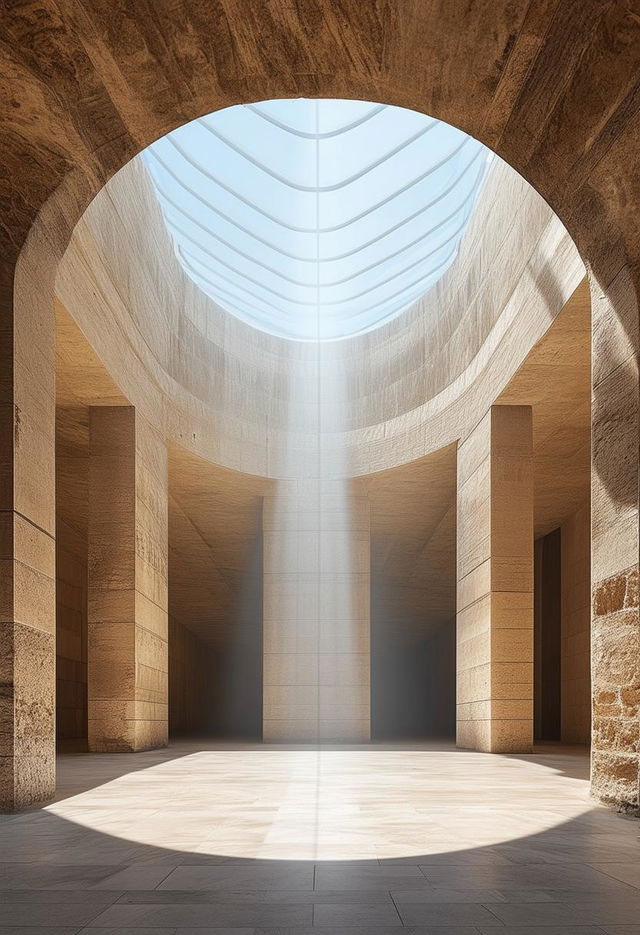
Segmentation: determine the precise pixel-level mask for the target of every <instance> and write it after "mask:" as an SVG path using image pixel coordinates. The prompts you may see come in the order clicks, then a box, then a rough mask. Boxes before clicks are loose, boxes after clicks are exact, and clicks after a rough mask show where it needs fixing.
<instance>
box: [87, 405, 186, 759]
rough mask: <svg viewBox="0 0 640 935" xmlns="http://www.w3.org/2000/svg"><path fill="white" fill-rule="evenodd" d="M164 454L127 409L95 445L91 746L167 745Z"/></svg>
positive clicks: (110, 412)
mask: <svg viewBox="0 0 640 935" xmlns="http://www.w3.org/2000/svg"><path fill="white" fill-rule="evenodd" d="M167 516H168V499H167V452H166V447H165V445H164V443H163V442H162V441H161V440H160V439H159V438H158V437H157V436H156V434H155V432H154V431H153V430H152V429H151V427H150V426H149V425H148V423H147V422H146V421H145V420H144V419H143V418H142V417H141V416H139V415H138V414H137V413H136V411H135V409H134V408H133V407H130V406H121V407H94V408H92V409H91V412H90V443H89V612H88V699H89V748H90V749H91V750H96V751H111V752H113V751H118V750H142V749H145V748H147V747H154V746H159V745H162V744H164V743H166V742H167V724H168V664H167V636H168V633H167V627H168V622H167Z"/></svg>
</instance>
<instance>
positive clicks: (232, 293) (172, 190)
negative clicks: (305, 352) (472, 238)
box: [143, 98, 489, 340]
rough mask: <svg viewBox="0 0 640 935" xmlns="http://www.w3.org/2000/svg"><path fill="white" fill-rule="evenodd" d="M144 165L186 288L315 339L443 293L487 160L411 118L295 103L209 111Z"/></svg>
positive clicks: (390, 110) (350, 330)
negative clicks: (188, 281) (435, 291)
mask: <svg viewBox="0 0 640 935" xmlns="http://www.w3.org/2000/svg"><path fill="white" fill-rule="evenodd" d="M143 159H144V161H145V164H146V165H147V167H148V169H149V171H150V173H151V177H152V179H153V182H154V185H155V189H156V192H157V195H158V199H159V201H160V204H161V206H162V211H163V214H164V218H165V221H166V224H167V227H168V229H169V231H170V234H171V237H172V239H173V243H174V246H175V250H176V254H177V257H178V259H179V261H180V263H181V264H182V266H183V267H184V269H185V270H186V272H187V274H188V275H189V276H190V277H191V278H192V279H193V280H194V282H195V283H197V285H198V286H199V287H200V288H201V289H202V290H203V291H204V292H206V293H208V294H209V295H210V296H211V297H212V298H213V299H215V301H216V302H217V303H219V304H220V305H221V306H222V307H223V308H225V309H227V310H228V311H229V312H231V313H233V314H234V315H236V316H237V317H238V318H241V319H243V320H244V321H246V322H248V323H249V324H251V325H253V326H254V327H257V328H260V329H262V330H264V331H268V332H271V333H273V334H276V335H279V336H282V337H287V338H296V339H307V340H312V339H333V338H340V337H346V336H347V335H353V334H357V333H359V332H362V331H367V330H369V329H370V328H373V327H376V326H377V325H380V324H382V323H384V322H385V321H388V320H389V319H390V318H392V317H394V316H395V315H397V314H398V313H399V312H401V311H402V310H403V309H405V308H406V307H407V306H408V305H410V304H411V303H412V302H413V301H415V300H416V299H417V298H419V297H420V296H422V295H424V293H425V292H427V291H428V290H429V289H430V288H431V286H433V284H434V283H435V282H437V280H438V279H439V278H440V277H441V276H442V274H443V273H444V272H445V270H446V269H447V268H448V267H449V266H450V265H451V263H452V262H453V260H454V259H455V256H456V253H457V250H458V245H459V243H460V239H461V238H462V235H463V232H464V229H465V226H466V224H467V221H468V220H469V216H470V214H471V211H472V209H473V205H474V201H475V199H476V196H477V193H478V190H479V186H480V184H481V181H482V178H483V175H484V172H485V168H486V165H487V162H488V159H489V151H488V150H487V149H486V148H485V147H484V146H483V145H482V144H481V143H478V142H477V140H474V139H472V138H471V137H469V136H466V135H465V134H464V133H462V132H461V131H460V130H457V129H455V128H454V127H451V126H449V125H448V124H446V123H442V122H441V121H439V120H434V119H432V118H430V117H426V116H425V115H424V114H420V113H417V112H416V111H412V110H405V109H404V108H400V107H390V106H386V105H383V104H370V103H365V102H363V101H345V100H306V99H304V98H301V99H297V100H278V101H264V102H262V103H260V104H249V105H240V106H236V107H229V108H226V109H225V110H220V111H217V112H216V113H214V114H210V115H209V116H207V117H202V118H200V119H199V120H194V121H193V122H191V123H188V124H186V125H185V126H183V127H180V128H179V129H178V130H175V131H174V132H172V133H169V134H168V135H167V136H165V137H163V138H162V139H160V140H158V141H157V142H156V143H153V145H151V146H149V147H148V149H146V150H145V151H144V153H143Z"/></svg>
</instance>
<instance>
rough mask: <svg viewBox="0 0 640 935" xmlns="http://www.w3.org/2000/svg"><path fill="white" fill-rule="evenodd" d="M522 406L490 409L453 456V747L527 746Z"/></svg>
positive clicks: (526, 457) (527, 435) (526, 479)
mask: <svg viewBox="0 0 640 935" xmlns="http://www.w3.org/2000/svg"><path fill="white" fill-rule="evenodd" d="M532 445H533V433H532V417H531V409H530V407H527V406H493V407H492V408H491V410H490V411H489V412H488V413H487V415H486V416H485V417H484V418H483V420H482V421H481V422H480V423H479V425H478V426H477V427H476V428H475V430H474V431H473V432H472V433H471V435H469V437H468V438H466V439H465V440H464V441H463V442H462V444H461V445H460V448H459V450H458V542H457V580H458V587H457V595H458V598H457V740H458V744H459V745H460V746H463V747H470V748H472V749H476V750H488V751H492V752H517V753H524V752H527V751H528V750H530V749H531V745H532V742H533V464H532Z"/></svg>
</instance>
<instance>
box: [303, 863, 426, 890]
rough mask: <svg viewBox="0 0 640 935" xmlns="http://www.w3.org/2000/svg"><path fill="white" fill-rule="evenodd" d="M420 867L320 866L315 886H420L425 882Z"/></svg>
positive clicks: (386, 887) (401, 887)
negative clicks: (349, 867) (346, 867)
mask: <svg viewBox="0 0 640 935" xmlns="http://www.w3.org/2000/svg"><path fill="white" fill-rule="evenodd" d="M424 879H425V878H424V876H423V874H422V873H421V871H420V869H419V867H410V866H402V867H387V866H385V867H381V866H375V865H374V866H372V867H370V868H367V869H357V870H340V869H338V868H336V869H325V868H324V867H323V866H321V865H320V866H318V868H317V870H316V882H315V888H316V889H317V890H334V891H336V892H337V891H339V890H362V891H366V890H391V889H405V888H410V887H416V886H419V885H420V883H423V882H424Z"/></svg>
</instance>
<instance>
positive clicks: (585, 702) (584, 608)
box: [561, 503, 591, 744]
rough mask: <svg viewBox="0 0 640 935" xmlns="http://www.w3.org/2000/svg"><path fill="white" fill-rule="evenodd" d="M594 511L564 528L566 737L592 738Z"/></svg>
mask: <svg viewBox="0 0 640 935" xmlns="http://www.w3.org/2000/svg"><path fill="white" fill-rule="evenodd" d="M590 527H591V512H590V504H589V503H585V504H584V506H582V507H581V508H580V509H579V510H578V511H577V512H576V513H574V514H573V515H572V516H570V517H569V518H568V519H567V520H566V521H565V522H564V523H563V524H562V527H561V541H562V546H561V548H562V692H561V699H562V701H561V704H562V709H561V723H562V739H563V741H565V742H566V743H582V744H588V743H589V742H590V740H591V673H590V666H591V652H590V637H591V633H590V631H591V534H590V533H591V528H590Z"/></svg>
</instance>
